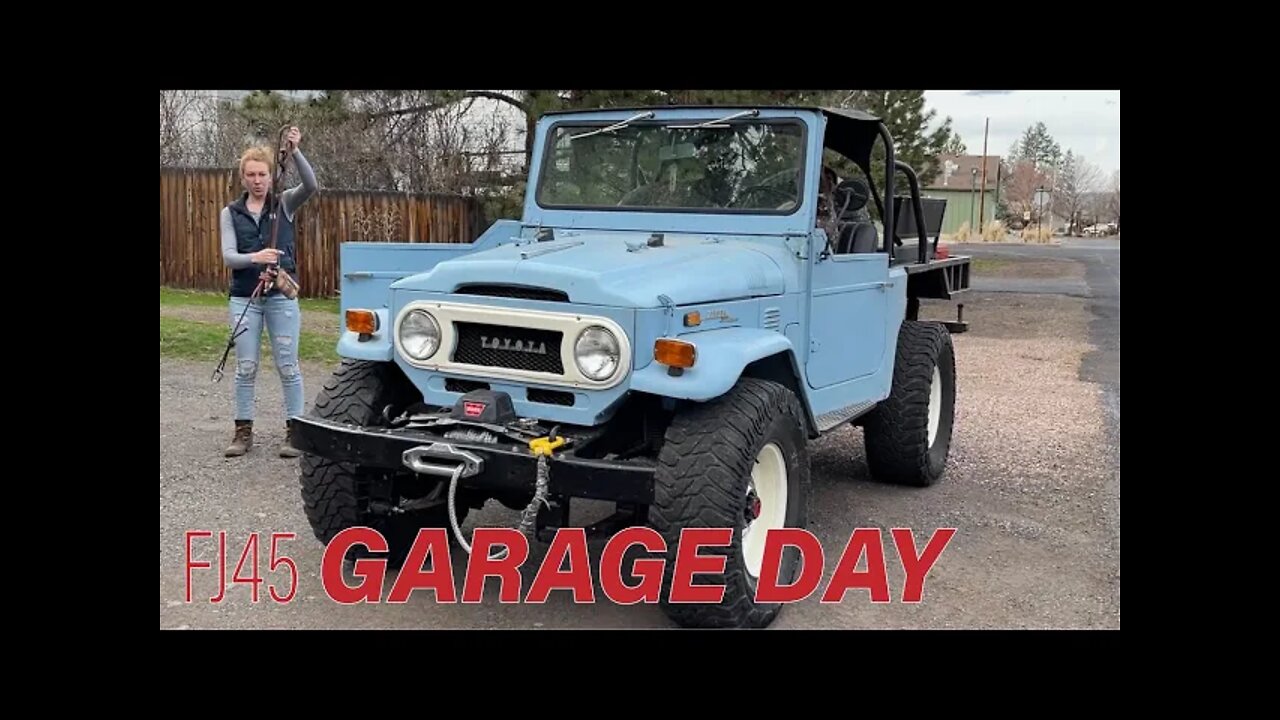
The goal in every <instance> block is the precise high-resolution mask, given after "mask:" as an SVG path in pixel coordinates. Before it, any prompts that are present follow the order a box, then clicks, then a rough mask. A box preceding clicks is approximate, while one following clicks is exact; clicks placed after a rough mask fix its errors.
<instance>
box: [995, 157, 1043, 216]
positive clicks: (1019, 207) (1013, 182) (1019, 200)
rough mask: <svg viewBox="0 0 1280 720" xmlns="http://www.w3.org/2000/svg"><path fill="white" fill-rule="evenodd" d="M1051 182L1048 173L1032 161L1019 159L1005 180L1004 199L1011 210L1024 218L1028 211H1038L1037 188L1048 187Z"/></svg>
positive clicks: (1015, 214)
mask: <svg viewBox="0 0 1280 720" xmlns="http://www.w3.org/2000/svg"><path fill="white" fill-rule="evenodd" d="M1049 182H1050V178H1049V175H1048V173H1046V172H1045V171H1044V170H1039V169H1037V168H1036V166H1035V163H1033V162H1032V161H1030V160H1019V161H1018V162H1016V163H1014V164H1013V169H1012V170H1011V171H1010V172H1009V175H1008V177H1007V179H1006V180H1005V194H1004V201H1005V202H1006V203H1007V205H1008V208H1009V211H1010V212H1011V213H1012V214H1013V215H1014V216H1015V217H1018V218H1022V217H1023V213H1027V212H1031V213H1033V214H1036V213H1038V211H1039V208H1036V207H1035V201H1036V190H1038V189H1040V188H1041V187H1046V188H1047V187H1048V186H1049Z"/></svg>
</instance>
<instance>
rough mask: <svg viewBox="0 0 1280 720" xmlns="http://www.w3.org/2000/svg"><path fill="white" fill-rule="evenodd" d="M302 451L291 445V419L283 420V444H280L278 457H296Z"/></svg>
mask: <svg viewBox="0 0 1280 720" xmlns="http://www.w3.org/2000/svg"><path fill="white" fill-rule="evenodd" d="M301 454H302V452H301V451H300V450H298V449H297V448H295V447H294V446H293V421H292V420H285V421H284V444H283V445H281V446H280V457H282V458H296V457H298V456H299V455H301Z"/></svg>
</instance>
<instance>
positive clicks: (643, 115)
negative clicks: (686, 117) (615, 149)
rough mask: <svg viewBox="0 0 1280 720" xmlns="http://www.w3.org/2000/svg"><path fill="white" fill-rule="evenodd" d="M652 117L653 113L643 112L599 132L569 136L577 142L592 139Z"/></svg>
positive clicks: (591, 131)
mask: <svg viewBox="0 0 1280 720" xmlns="http://www.w3.org/2000/svg"><path fill="white" fill-rule="evenodd" d="M652 117H653V111H649V112H642V113H640V114H639V115H636V116H634V117H629V118H627V119H626V120H623V121H622V122H619V123H614V124H612V125H610V126H608V127H602V128H600V129H598V130H588V131H587V132H584V133H578V134H577V135H570V136H569V139H570V140H577V139H578V138H584V137H590V136H592V135H599V134H600V133H606V132H613V131H615V130H621V129H622V128H624V127H626V126H628V125H630V124H631V123H633V122H635V121H637V120H639V119H641V118H652Z"/></svg>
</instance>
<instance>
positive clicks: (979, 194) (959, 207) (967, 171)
mask: <svg viewBox="0 0 1280 720" xmlns="http://www.w3.org/2000/svg"><path fill="white" fill-rule="evenodd" d="M982 160H983V158H982V156H981V155H940V156H938V163H939V164H940V165H941V168H940V169H939V172H938V174H937V176H936V177H934V179H933V182H932V183H930V184H929V185H928V186H926V187H924V188H921V191H920V192H921V195H923V196H924V197H931V198H940V199H944V200H946V201H947V210H946V213H945V214H944V215H943V216H942V236H943V238H946V237H947V236H949V235H953V234H955V233H957V232H959V230H960V228H961V227H963V226H964V225H968V226H969V228H970V230H971V231H972V230H976V229H977V228H978V225H979V220H978V218H979V214H980V213H981V218H982V224H984V225H985V224H986V223H990V222H991V221H992V220H994V219H995V213H996V203H997V202H998V200H999V187H1000V179H1001V178H1000V173H1001V169H1000V158H999V157H998V156H996V155H988V156H987V157H986V165H987V174H986V184H985V185H984V184H983V182H982Z"/></svg>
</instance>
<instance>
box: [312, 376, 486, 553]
mask: <svg viewBox="0 0 1280 720" xmlns="http://www.w3.org/2000/svg"><path fill="white" fill-rule="evenodd" d="M412 392H414V391H413V388H412V386H411V385H410V384H409V382H408V380H407V379H406V378H405V377H404V374H403V373H402V372H401V371H400V368H398V367H397V366H395V365H394V364H392V363H387V362H369V361H363V360H351V359H344V360H343V361H342V364H341V366H339V367H338V368H337V369H336V370H335V371H334V372H333V375H332V376H331V377H330V378H329V379H328V381H326V382H325V384H324V386H323V387H322V388H321V390H320V392H319V394H318V395H317V397H316V400H315V403H314V405H313V408H312V410H311V414H312V415H314V416H316V417H319V418H323V419H325V420H332V421H336V422H343V423H351V424H354V425H359V426H362V427H369V426H375V425H381V424H383V422H382V420H381V418H382V410H383V408H385V407H386V406H387V405H389V404H398V405H403V404H404V401H405V398H406V397H412V395H409V394H408V393H412ZM298 462H299V466H300V468H301V474H300V477H299V481H300V483H301V486H302V501H303V509H304V511H305V513H306V516H307V521H308V522H309V523H310V525H311V529H312V532H313V533H314V534H315V536H316V539H318V540H319V541H320V542H322V543H325V544H328V543H329V541H330V540H332V539H333V538H334V536H336V535H337V534H338V533H339V532H341V531H343V530H345V529H347V528H350V527H356V526H366V527H371V528H373V529H374V530H377V531H378V532H379V533H381V534H382V536H383V537H385V538H386V540H387V545H388V547H389V548H390V552H388V553H387V554H386V555H385V556H383V555H382V554H381V553H373V552H368V551H366V550H364V548H362V547H355V548H352V552H351V553H348V555H347V558H348V559H354V558H355V557H358V556H359V557H386V559H387V560H388V562H389V563H391V564H392V565H398V564H399V563H400V562H402V561H403V560H404V557H405V556H406V555H407V554H408V550H409V547H410V546H411V545H412V544H413V540H414V538H415V537H416V536H417V532H418V529H419V528H423V527H439V528H445V529H449V536H450V538H452V535H453V533H452V530H451V529H450V523H449V515H448V508H447V507H446V506H445V505H437V506H435V507H432V508H429V509H427V510H423V511H418V512H415V513H406V514H404V515H397V516H389V515H384V514H376V513H371V512H369V490H370V483H371V482H373V481H374V479H375V478H377V477H378V476H379V475H380V474H382V473H383V472H385V471H384V470H382V469H381V468H367V467H362V466H359V465H353V464H350V463H342V462H336V461H334V460H329V459H327V458H323V457H318V456H316V455H311V454H308V453H303V454H302V456H301V457H300V458H299V460H298ZM467 510H468V508H467V506H466V505H465V504H464V503H462V502H459V503H458V510H457V515H458V523H459V524H461V523H462V520H463V519H464V518H465V517H466V516H467Z"/></svg>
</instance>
